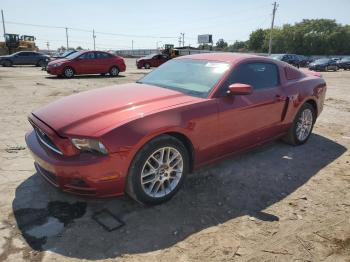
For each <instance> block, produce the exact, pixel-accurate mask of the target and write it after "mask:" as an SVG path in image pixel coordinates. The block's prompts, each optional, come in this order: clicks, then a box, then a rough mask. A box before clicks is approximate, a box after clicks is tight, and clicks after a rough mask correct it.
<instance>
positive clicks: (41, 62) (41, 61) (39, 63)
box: [36, 60, 45, 67]
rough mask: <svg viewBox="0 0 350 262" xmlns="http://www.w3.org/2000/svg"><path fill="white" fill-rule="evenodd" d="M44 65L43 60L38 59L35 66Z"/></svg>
mask: <svg viewBox="0 0 350 262" xmlns="http://www.w3.org/2000/svg"><path fill="white" fill-rule="evenodd" d="M44 65H45V61H44V60H39V62H38V63H37V64H36V66H40V67H43V66H44Z"/></svg>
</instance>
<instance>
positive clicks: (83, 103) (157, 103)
mask: <svg viewBox="0 0 350 262" xmlns="http://www.w3.org/2000/svg"><path fill="white" fill-rule="evenodd" d="M199 100H201V98H197V97H192V96H188V95H185V94H183V93H180V92H177V91H173V90H169V89H165V88H161V87H157V86H152V85H145V84H137V83H131V84H123V85H114V86H110V87H105V88H100V89H94V90H90V91H86V92H82V93H79V94H75V95H71V96H68V97H65V98H62V99H59V100H57V101H55V102H53V103H51V104H48V105H46V106H44V107H42V108H40V109H38V110H36V111H34V112H33V113H32V114H33V115H34V116H35V117H37V118H38V119H40V120H41V121H42V122H44V123H46V124H47V125H48V126H49V127H51V128H52V129H54V130H55V131H56V132H57V133H58V134H59V135H61V136H74V135H75V136H86V137H98V136H101V135H103V134H104V133H106V132H108V131H110V130H111V129H113V128H116V127H118V126H120V125H122V124H125V123H127V122H129V121H132V120H134V119H137V118H142V117H144V116H146V115H148V114H151V113H154V112H159V111H160V110H163V109H166V108H171V107H174V106H178V105H183V104H188V103H192V102H195V101H199Z"/></svg>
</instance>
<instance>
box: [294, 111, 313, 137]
mask: <svg viewBox="0 0 350 262" xmlns="http://www.w3.org/2000/svg"><path fill="white" fill-rule="evenodd" d="M312 125H313V113H312V111H311V110H310V109H309V108H306V109H305V110H304V111H302V113H301V114H300V117H299V119H298V122H297V127H296V135H297V138H298V140H299V141H304V140H306V139H307V138H308V136H309V134H310V132H311V129H312Z"/></svg>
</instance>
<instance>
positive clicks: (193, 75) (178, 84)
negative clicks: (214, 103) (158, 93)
mask: <svg viewBox="0 0 350 262" xmlns="http://www.w3.org/2000/svg"><path fill="white" fill-rule="evenodd" d="M229 67H230V64H228V63H224V62H216V61H207V60H194V59H179V60H171V61H169V62H167V63H165V64H163V65H162V66H161V67H159V68H157V69H155V70H153V71H152V72H151V73H149V74H148V75H146V76H145V77H143V78H142V79H141V80H140V81H138V83H142V84H150V85H156V86H160V87H164V88H168V89H172V90H176V91H179V92H182V93H185V94H188V95H193V96H198V97H207V96H208V94H209V92H210V91H211V90H212V88H213V87H214V86H215V84H216V83H217V82H218V81H219V79H220V78H221V77H222V76H223V75H224V73H225V72H226V71H227V70H228V69H229Z"/></svg>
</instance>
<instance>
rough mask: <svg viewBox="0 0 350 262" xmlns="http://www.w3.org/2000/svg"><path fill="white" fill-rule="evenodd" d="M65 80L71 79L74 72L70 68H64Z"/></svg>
mask: <svg viewBox="0 0 350 262" xmlns="http://www.w3.org/2000/svg"><path fill="white" fill-rule="evenodd" d="M63 75H64V77H65V78H72V77H73V76H74V70H73V68H71V67H66V68H65V69H64V71H63Z"/></svg>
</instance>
